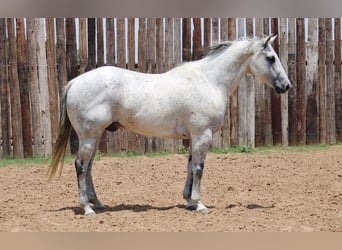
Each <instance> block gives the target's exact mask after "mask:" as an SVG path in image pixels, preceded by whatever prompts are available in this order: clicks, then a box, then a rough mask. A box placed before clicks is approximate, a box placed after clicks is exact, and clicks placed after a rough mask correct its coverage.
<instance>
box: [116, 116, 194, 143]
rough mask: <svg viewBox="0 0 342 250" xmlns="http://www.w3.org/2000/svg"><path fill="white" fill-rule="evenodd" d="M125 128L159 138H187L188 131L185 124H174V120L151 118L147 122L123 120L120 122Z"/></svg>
mask: <svg viewBox="0 0 342 250" xmlns="http://www.w3.org/2000/svg"><path fill="white" fill-rule="evenodd" d="M120 123H121V125H122V126H123V127H125V128H126V129H128V130H130V131H132V132H134V133H137V134H140V135H144V136H148V137H152V136H154V137H161V138H178V139H187V138H189V132H188V131H187V130H186V129H185V126H183V125H180V124H178V125H177V124H175V122H174V121H170V122H166V121H165V120H164V121H161V120H158V121H156V120H154V121H153V119H151V120H149V121H148V122H146V121H141V120H135V119H129V120H128V121H125V122H120Z"/></svg>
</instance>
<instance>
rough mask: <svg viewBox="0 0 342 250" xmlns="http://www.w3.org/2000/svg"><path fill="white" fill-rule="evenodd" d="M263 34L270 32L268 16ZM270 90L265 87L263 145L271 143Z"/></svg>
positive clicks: (264, 21)
mask: <svg viewBox="0 0 342 250" xmlns="http://www.w3.org/2000/svg"><path fill="white" fill-rule="evenodd" d="M263 28H264V34H265V35H269V34H270V18H264V19H263ZM272 92H273V90H272V89H271V88H269V87H265V112H264V115H265V122H264V124H265V145H273V124H272Z"/></svg>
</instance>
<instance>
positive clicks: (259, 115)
mask: <svg viewBox="0 0 342 250" xmlns="http://www.w3.org/2000/svg"><path fill="white" fill-rule="evenodd" d="M255 24H256V27H255V32H256V34H264V25H263V18H257V19H256V21H255ZM265 87H267V86H265V85H264V83H262V82H259V81H258V80H255V146H257V147H259V146H264V145H265Z"/></svg>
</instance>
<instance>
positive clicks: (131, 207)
mask: <svg viewBox="0 0 342 250" xmlns="http://www.w3.org/2000/svg"><path fill="white" fill-rule="evenodd" d="M174 208H179V209H184V210H187V211H189V209H188V208H187V207H186V206H185V205H180V204H178V205H174V206H166V207H157V206H151V205H140V204H123V203H122V204H120V205H116V206H107V205H106V206H105V207H104V208H103V209H97V208H94V207H93V209H94V210H95V212H96V213H97V214H101V213H106V212H120V211H132V212H136V213H139V212H146V211H151V210H157V211H167V210H171V209H174ZM209 208H212V207H209ZM65 210H72V211H73V212H74V214H75V215H83V213H84V211H83V209H82V208H81V207H76V206H73V207H70V206H69V207H64V208H60V209H58V210H54V211H65Z"/></svg>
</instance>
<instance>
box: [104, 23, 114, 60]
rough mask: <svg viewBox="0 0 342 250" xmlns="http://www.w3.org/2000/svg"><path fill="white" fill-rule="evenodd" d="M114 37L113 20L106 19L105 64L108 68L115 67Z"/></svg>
mask: <svg viewBox="0 0 342 250" xmlns="http://www.w3.org/2000/svg"><path fill="white" fill-rule="evenodd" d="M114 41H115V35H114V19H113V18H106V45H107V46H106V63H107V65H109V66H114V65H115V44H114Z"/></svg>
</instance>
